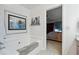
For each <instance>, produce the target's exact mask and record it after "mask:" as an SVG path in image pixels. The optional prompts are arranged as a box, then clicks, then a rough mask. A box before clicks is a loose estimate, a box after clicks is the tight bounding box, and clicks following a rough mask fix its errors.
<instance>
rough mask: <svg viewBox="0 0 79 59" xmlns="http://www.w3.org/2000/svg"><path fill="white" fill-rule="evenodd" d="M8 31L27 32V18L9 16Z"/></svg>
mask: <svg viewBox="0 0 79 59" xmlns="http://www.w3.org/2000/svg"><path fill="white" fill-rule="evenodd" d="M8 30H26V18H23V17H19V16H16V15H12V14H8Z"/></svg>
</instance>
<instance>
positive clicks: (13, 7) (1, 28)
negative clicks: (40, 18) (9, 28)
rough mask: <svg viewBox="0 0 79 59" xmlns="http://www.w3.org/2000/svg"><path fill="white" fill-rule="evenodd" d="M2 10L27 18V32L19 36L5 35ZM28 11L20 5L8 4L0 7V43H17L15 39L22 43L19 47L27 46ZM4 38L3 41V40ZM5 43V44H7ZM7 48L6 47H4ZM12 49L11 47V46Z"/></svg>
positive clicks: (28, 35)
mask: <svg viewBox="0 0 79 59" xmlns="http://www.w3.org/2000/svg"><path fill="white" fill-rule="evenodd" d="M4 10H8V11H11V12H13V13H16V14H20V15H24V16H27V20H26V21H27V29H26V30H27V32H26V33H20V34H11V35H6V33H5V28H4ZM29 15H30V10H28V9H27V8H24V7H22V6H20V5H9V4H7V5H6V4H5V5H0V37H2V38H0V41H5V40H6V41H9V42H10V43H12V42H13V41H17V39H18V40H19V41H21V42H22V45H21V47H23V46H25V45H27V44H29V43H30V27H29V25H30V17H29ZM4 37H5V38H6V39H5V40H4V39H3V38H4ZM9 42H6V43H9ZM5 45H6V44H5ZM14 46H16V44H14ZM6 47H7V46H6ZM11 47H12V46H11Z"/></svg>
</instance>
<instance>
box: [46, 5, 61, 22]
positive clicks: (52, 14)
mask: <svg viewBox="0 0 79 59" xmlns="http://www.w3.org/2000/svg"><path fill="white" fill-rule="evenodd" d="M61 20H62V7H61V6H60V7H56V8H54V9H51V10H48V11H47V21H48V22H51V21H52V22H56V21H61Z"/></svg>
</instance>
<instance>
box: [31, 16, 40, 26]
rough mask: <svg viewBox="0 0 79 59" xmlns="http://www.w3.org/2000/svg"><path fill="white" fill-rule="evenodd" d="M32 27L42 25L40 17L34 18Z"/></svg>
mask: <svg viewBox="0 0 79 59" xmlns="http://www.w3.org/2000/svg"><path fill="white" fill-rule="evenodd" d="M31 25H40V17H39V16H38V17H34V18H32V20H31Z"/></svg>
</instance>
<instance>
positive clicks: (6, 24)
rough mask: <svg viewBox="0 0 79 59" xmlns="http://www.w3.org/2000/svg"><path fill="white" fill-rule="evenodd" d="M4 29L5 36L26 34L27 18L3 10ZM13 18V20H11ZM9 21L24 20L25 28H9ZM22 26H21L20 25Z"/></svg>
mask: <svg viewBox="0 0 79 59" xmlns="http://www.w3.org/2000/svg"><path fill="white" fill-rule="evenodd" d="M4 17H5V18H4V28H5V33H6V35H11V34H19V33H26V32H27V16H25V15H23V14H18V13H16V12H12V11H9V10H4ZM12 17H13V18H12ZM11 19H21V20H24V22H25V26H24V27H25V28H24V27H23V28H16V27H15V26H13V27H11V28H10V26H11V24H10V21H12V20H11ZM21 26H23V25H21Z"/></svg>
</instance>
